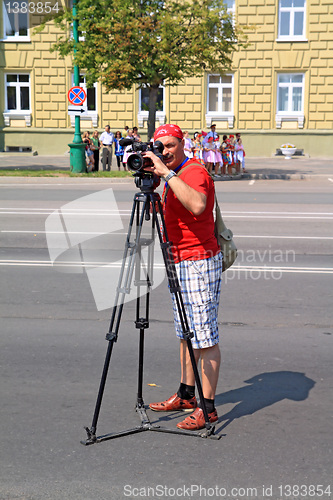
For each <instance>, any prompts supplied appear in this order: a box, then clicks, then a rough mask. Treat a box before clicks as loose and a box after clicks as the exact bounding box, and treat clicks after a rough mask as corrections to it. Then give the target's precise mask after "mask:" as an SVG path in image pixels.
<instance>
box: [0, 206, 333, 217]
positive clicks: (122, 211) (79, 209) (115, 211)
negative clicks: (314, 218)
mask: <svg viewBox="0 0 333 500" xmlns="http://www.w3.org/2000/svg"><path fill="white" fill-rule="evenodd" d="M8 210H9V211H20V212H21V211H29V212H41V211H44V212H51V213H53V212H55V211H57V210H61V212H63V213H67V211H70V212H82V211H85V212H86V211H87V207H84V208H74V207H73V208H70V209H66V208H62V207H59V208H51V207H50V208H49V207H44V208H42V207H40V208H30V207H0V212H1V211H8ZM89 211H97V212H110V213H115V214H117V213H124V214H130V213H131V212H132V210H131V209H119V210H114V209H113V210H110V209H99V208H96V209H94V208H89ZM223 214H240V215H242V214H246V215H249V214H254V215H333V212H285V211H283V212H280V211H274V212H271V211H268V210H266V211H258V210H257V211H253V210H246V211H244V210H223Z"/></svg>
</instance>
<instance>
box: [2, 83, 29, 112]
mask: <svg viewBox="0 0 333 500" xmlns="http://www.w3.org/2000/svg"><path fill="white" fill-rule="evenodd" d="M6 110H7V111H14V112H17V111H30V75H26V74H25V75H12V74H7V75H6Z"/></svg>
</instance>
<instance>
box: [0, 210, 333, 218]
mask: <svg viewBox="0 0 333 500" xmlns="http://www.w3.org/2000/svg"><path fill="white" fill-rule="evenodd" d="M53 212H54V211H52V212H1V211H0V216H1V215H37V216H43V215H51V214H52V213H53ZM62 213H63V215H66V216H67V215H75V216H76V217H112V216H119V215H124V216H126V215H129V213H126V212H106V211H104V212H94V213H93V212H92V211H89V212H81V213H79V212H62ZM223 215H226V212H223ZM325 215H326V214H325ZM226 218H228V219H269V220H272V219H279V220H292V219H293V220H305V219H312V220H332V219H333V216H332V217H322V216H315V217H313V216H310V217H305V216H302V215H300V216H298V215H297V216H293V217H291V216H285V215H284V214H276V215H249V212H244V215H230V214H228V216H227V217H226Z"/></svg>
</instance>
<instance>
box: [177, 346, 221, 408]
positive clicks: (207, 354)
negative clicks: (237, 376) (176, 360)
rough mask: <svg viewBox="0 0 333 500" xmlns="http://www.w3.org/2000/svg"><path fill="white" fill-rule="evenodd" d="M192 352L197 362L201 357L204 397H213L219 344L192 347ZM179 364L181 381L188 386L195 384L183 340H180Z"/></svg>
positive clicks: (217, 372)
mask: <svg viewBox="0 0 333 500" xmlns="http://www.w3.org/2000/svg"><path fill="white" fill-rule="evenodd" d="M193 353H194V357H195V360H196V362H197V363H198V361H199V358H201V379H202V392H203V395H204V398H205V399H214V398H215V392H216V386H217V382H218V379H219V371H220V362H221V353H220V347H219V344H215V345H214V346H212V347H207V348H205V349H193ZM180 366H181V382H182V383H183V384H186V385H190V386H193V385H195V378H194V373H193V368H192V363H191V358H190V354H189V352H188V348H187V343H186V341H185V340H181V341H180Z"/></svg>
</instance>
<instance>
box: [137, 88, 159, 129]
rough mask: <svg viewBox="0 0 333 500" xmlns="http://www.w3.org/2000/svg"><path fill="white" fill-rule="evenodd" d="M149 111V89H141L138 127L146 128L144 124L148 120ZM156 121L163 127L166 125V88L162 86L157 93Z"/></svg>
mask: <svg viewBox="0 0 333 500" xmlns="http://www.w3.org/2000/svg"><path fill="white" fill-rule="evenodd" d="M148 111H149V89H148V88H147V87H143V88H141V89H139V113H138V125H139V127H143V126H144V122H145V121H147V120H148ZM156 120H157V121H158V122H159V123H160V125H162V124H163V123H165V87H164V86H163V85H160V86H159V88H158V92H157V101H156Z"/></svg>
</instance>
